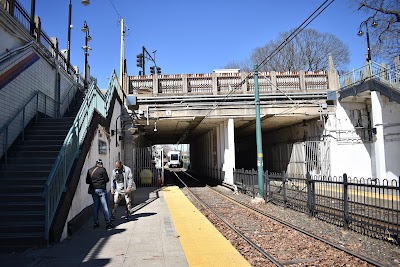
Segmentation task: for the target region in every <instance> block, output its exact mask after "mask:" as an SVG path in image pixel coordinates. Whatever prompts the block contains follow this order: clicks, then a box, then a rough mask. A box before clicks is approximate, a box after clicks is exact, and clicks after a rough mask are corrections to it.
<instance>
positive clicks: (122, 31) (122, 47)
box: [119, 19, 125, 91]
mask: <svg viewBox="0 0 400 267" xmlns="http://www.w3.org/2000/svg"><path fill="white" fill-rule="evenodd" d="M124 27H125V26H124V19H121V59H120V60H121V62H120V73H119V76H120V77H119V84H120V86H121V90H122V91H123V90H124V88H122V86H123V84H122V76H123V74H124V57H125V55H124V33H125V29H124Z"/></svg>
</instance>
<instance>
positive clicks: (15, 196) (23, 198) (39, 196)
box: [0, 192, 44, 204]
mask: <svg viewBox="0 0 400 267" xmlns="http://www.w3.org/2000/svg"><path fill="white" fill-rule="evenodd" d="M4 201H10V202H24V203H25V202H27V201H33V202H40V201H41V202H43V204H44V197H43V192H40V193H32V192H28V193H10V192H8V193H4V192H2V193H0V202H4Z"/></svg>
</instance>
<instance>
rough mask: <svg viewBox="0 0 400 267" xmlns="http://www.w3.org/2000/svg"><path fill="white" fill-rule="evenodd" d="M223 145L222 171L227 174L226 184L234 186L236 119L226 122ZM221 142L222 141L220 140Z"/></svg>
mask: <svg viewBox="0 0 400 267" xmlns="http://www.w3.org/2000/svg"><path fill="white" fill-rule="evenodd" d="M223 126H224V131H223V140H222V141H223V144H224V150H223V151H224V157H223V161H224V162H223V165H222V171H224V173H225V177H224V182H225V183H227V184H231V185H233V170H234V169H235V127H234V119H228V121H227V122H224V125H223ZM220 140H221V139H220Z"/></svg>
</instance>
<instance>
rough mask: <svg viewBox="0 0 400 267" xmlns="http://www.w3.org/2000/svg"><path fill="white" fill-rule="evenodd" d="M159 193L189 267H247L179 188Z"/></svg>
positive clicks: (244, 260)
mask: <svg viewBox="0 0 400 267" xmlns="http://www.w3.org/2000/svg"><path fill="white" fill-rule="evenodd" d="M163 194H164V198H165V201H166V203H167V205H168V209H169V212H170V214H171V218H172V221H173V223H174V226H175V230H176V232H177V234H178V236H179V241H180V243H181V245H182V248H183V251H184V253H185V256H186V260H187V261H188V263H189V266H192V267H193V266H207V267H209V266H210V267H212V266H216V267H223V266H229V267H231V266H251V265H250V264H249V263H248V262H247V260H246V259H245V258H244V257H243V256H242V255H241V254H240V253H239V252H238V251H237V250H236V249H235V248H234V247H233V246H232V244H231V243H230V242H229V241H228V240H227V239H226V238H225V237H224V236H223V235H222V234H221V233H220V232H219V231H218V230H217V229H216V228H215V227H214V225H213V224H212V223H211V222H210V221H209V220H208V219H207V218H206V217H205V216H204V215H203V214H202V213H201V212H200V211H199V210H198V209H197V208H196V207H195V206H194V205H193V204H192V203H191V202H190V201H189V199H187V198H186V196H185V195H184V194H183V192H182V191H181V190H180V189H179V187H177V186H169V187H164V188H163Z"/></svg>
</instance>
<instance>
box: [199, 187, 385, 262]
mask: <svg viewBox="0 0 400 267" xmlns="http://www.w3.org/2000/svg"><path fill="white" fill-rule="evenodd" d="M207 187H209V188H210V189H211V190H213V191H215V192H217V193H218V194H220V195H222V196H224V197H226V198H228V199H230V200H231V201H233V202H235V203H238V204H240V205H242V206H244V207H246V208H248V209H250V210H253V211H255V212H257V213H259V214H261V215H264V216H266V217H268V218H270V219H272V220H275V221H277V222H279V223H282V224H284V225H286V226H288V227H290V228H293V229H294V230H296V231H299V232H301V233H303V234H305V235H307V236H310V237H312V238H314V239H317V240H319V241H321V242H324V243H326V244H328V245H330V246H332V247H334V248H336V249H338V250H340V251H343V252H346V253H347V254H349V255H351V256H353V257H356V258H359V259H361V260H363V261H366V262H368V263H370V264H372V265H374V266H378V267H385V266H386V265H383V264H381V263H379V262H377V261H375V260H373V259H370V258H368V257H366V256H364V255H361V254H358V253H356V252H354V251H352V250H349V249H347V248H344V247H342V246H340V245H338V244H335V243H333V242H331V241H329V240H327V239H325V238H322V237H320V236H317V235H315V234H313V233H310V232H308V231H306V230H304V229H301V228H299V227H297V226H295V225H293V224H290V223H288V222H285V221H283V220H281V219H279V218H276V217H274V216H272V215H269V214H267V213H265V212H263V211H262V210H259V209H257V208H254V207H251V206H250V205H247V204H245V203H242V202H239V201H237V200H236V199H234V198H232V197H230V196H227V195H225V194H223V193H221V192H219V191H217V190H215V189H213V188H212V187H210V186H208V185H207Z"/></svg>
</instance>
